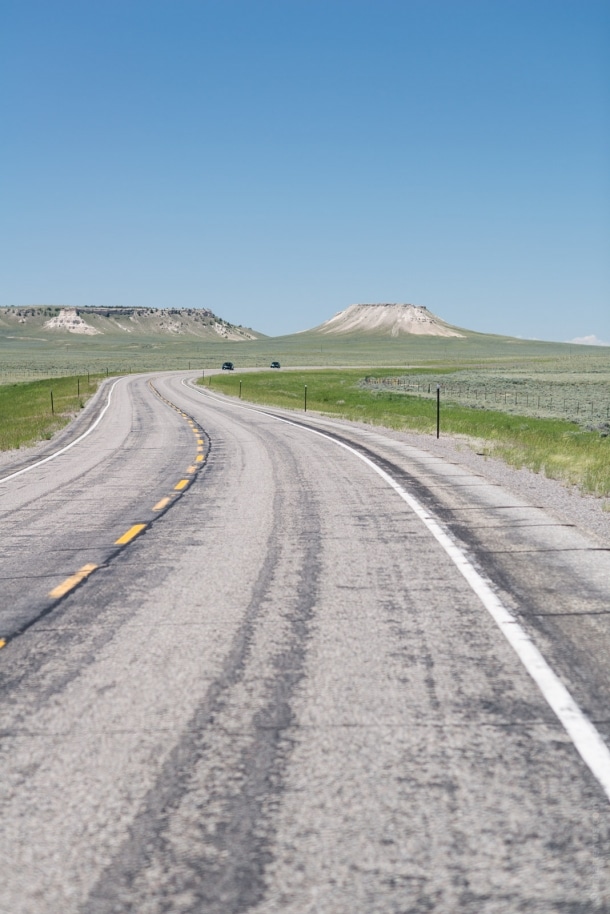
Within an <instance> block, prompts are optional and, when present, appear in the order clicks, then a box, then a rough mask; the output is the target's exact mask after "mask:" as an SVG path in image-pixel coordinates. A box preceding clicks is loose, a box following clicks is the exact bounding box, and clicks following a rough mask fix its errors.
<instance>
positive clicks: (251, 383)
mask: <svg viewBox="0 0 610 914" xmlns="http://www.w3.org/2000/svg"><path fill="white" fill-rule="evenodd" d="M455 372H456V369H452V368H450V369H446V368H445V370H444V371H443V369H439V368H438V367H436V368H431V369H429V370H427V371H423V370H422V369H421V368H418V369H414V370H413V371H412V372H408V371H405V370H404V369H402V370H400V371H399V370H397V369H391V368H389V369H384V370H374V371H373V370H372V369H371V370H370V372H367V371H365V370H362V369H349V370H347V369H346V370H342V371H337V370H321V371H315V370H312V371H282V372H281V374H280V373H277V372H261V373H258V372H257V373H244V374H241V375H240V374H239V373H237V372H236V373H232V374H231V375H230V376H229V375H214V376H210V377H208V378H203V379H200V383H203V384H205V385H210V386H211V387H212V388H216V389H218V390H221V391H222V392H224V393H226V394H229V395H232V396H239V395H240V390H241V397H242V399H244V400H248V401H250V402H253V403H260V404H268V405H273V406H279V407H286V408H289V409H297V410H304V408H305V395H306V396H307V409H308V410H313V411H316V412H320V413H323V414H325V415H333V416H340V417H343V418H346V419H351V420H358V421H361V422H367V423H371V424H374V425H380V426H386V427H389V428H394V429H405V430H413V431H417V432H422V433H424V434H436V384H437V383H440V382H446V383H447V384H448V385H449V384H450V383H451V380H452V379H454V378H455V376H456V375H455ZM373 375H374V377H375V379H376V380H377V381H378V382H379V383H378V384H377V385H372V384H371V380H372V378H373ZM398 376H399V377H401V378H404V379H407V380H408V379H409V378H410V377H411V378H412V379H413V383H414V384H419V391H417V390H415V391H413V390H411V391H409V390H408V389H399V388H398V386H396V387H393V386H389V387H386V386H384V385H383V379H384V378H385V379H388V380H390V379H392V381H393V379H395V378H396V377H398ZM240 382H241V388H240ZM454 383H455V382H454ZM442 386H443V385H442V384H441V434H442V435H443V434H444V435H454V436H461V437H463V439H464V440H465V442H466V443H468V444H469V445H470V446H472V447H474V448H475V449H476V450H477V452H479V453H482V454H485V455H487V456H494V457H499V458H501V459H503V460H505V461H506V462H507V463H509V464H511V465H512V466H515V467H527V468H528V469H531V470H533V471H535V472H537V473H543V474H544V475H546V476H548V477H549V478H553V479H558V480H561V481H562V482H563V483H565V484H568V485H574V486H577V487H578V488H579V489H581V490H582V491H583V492H588V493H591V494H595V495H597V496H609V495H610V437H609V436H608V428H607V427H606V426H605V425H604V423H601V424H600V427H599V428H598V429H590V428H583V427H582V426H581V425H579V424H578V423H577V422H576V421H575V420H574V421H570V420H567V419H559V418H536V417H534V416H524V415H519V414H514V413H511V412H508V411H507V412H504V411H502V410H500V409H496V408H490V407H491V404H487V405H483V404H482V403H481V404H479V405H478V406H475V405H474V404H473V405H472V406H467V405H463V404H461V403H458V402H455V400H450V399H445V397H444V395H443V394H442ZM428 389H429V391H430V392H428Z"/></svg>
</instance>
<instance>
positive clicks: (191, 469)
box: [186, 466, 197, 473]
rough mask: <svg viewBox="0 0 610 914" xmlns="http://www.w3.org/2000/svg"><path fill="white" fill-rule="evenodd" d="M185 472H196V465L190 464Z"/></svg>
mask: <svg viewBox="0 0 610 914" xmlns="http://www.w3.org/2000/svg"><path fill="white" fill-rule="evenodd" d="M186 472H187V473H196V472H197V467H192V466H191V467H187V470H186Z"/></svg>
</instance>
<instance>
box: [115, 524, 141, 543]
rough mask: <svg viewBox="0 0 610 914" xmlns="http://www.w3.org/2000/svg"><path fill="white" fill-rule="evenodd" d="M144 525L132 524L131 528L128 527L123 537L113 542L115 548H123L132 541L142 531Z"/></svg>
mask: <svg viewBox="0 0 610 914" xmlns="http://www.w3.org/2000/svg"><path fill="white" fill-rule="evenodd" d="M145 527H146V524H134V525H133V527H130V528H129V530H127V531H126V532H125V533H124V534H123V536H119V538H118V540H115V541H114V544H115V546H124V545H125V543H130V542H131V540H132V539H135V537H136V536H137V535H138V533H141V532H142V530H144V529H145Z"/></svg>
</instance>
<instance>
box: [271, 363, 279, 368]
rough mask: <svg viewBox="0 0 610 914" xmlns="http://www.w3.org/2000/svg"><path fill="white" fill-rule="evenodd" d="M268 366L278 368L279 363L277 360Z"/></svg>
mask: <svg viewBox="0 0 610 914" xmlns="http://www.w3.org/2000/svg"><path fill="white" fill-rule="evenodd" d="M269 367H270V368H280V363H279V362H272V363H271V365H270V366H269Z"/></svg>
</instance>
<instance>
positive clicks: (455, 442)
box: [312, 412, 610, 546]
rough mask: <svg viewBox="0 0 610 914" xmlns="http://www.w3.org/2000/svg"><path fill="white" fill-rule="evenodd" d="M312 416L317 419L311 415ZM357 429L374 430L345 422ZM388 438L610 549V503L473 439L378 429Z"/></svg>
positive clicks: (363, 425) (355, 423)
mask: <svg viewBox="0 0 610 914" xmlns="http://www.w3.org/2000/svg"><path fill="white" fill-rule="evenodd" d="M312 415H315V414H314V413H313V412H312ZM344 424H345V425H350V426H352V427H354V428H363V429H368V430H370V429H371V426H370V425H367V424H365V423H358V422H345V423H344ZM378 430H379V431H382V432H383V433H384V434H385V435H386V436H387V437H388V438H393V439H395V440H397V441H403V442H404V443H405V444H407V445H409V446H410V447H416V448H420V449H421V450H423V451H427V452H428V453H430V454H435V455H437V456H442V457H445V458H446V459H447V460H450V461H452V462H454V463H458V464H460V465H461V466H464V467H468V468H469V469H471V470H474V471H475V472H476V473H480V474H481V476H484V477H485V478H486V479H488V480H489V481H490V482H494V483H497V484H498V485H501V486H503V488H505V489H508V490H509V491H510V492H513V493H515V494H516V495H519V496H521V498H523V499H526V500H528V501H529V502H531V503H532V504H533V505H536V506H537V507H540V508H543V509H544V510H545V511H547V512H548V513H549V514H551V515H553V516H554V517H556V518H557V519H558V520H561V521H562V522H564V523H568V524H574V525H575V526H576V527H578V528H579V529H580V530H581V531H582V532H583V533H586V534H588V535H589V536H593V537H594V538H595V539H597V540H598V541H601V542H602V543H603V544H604V545H605V546H610V500H608V499H604V498H598V497H596V496H594V495H586V494H583V493H581V492H580V491H579V490H578V489H577V488H576V487H568V486H566V485H564V484H563V483H561V482H559V481H558V480H556V479H548V478H547V477H546V476H542V475H541V474H539V473H534V472H532V471H531V470H528V469H526V468H522V469H515V468H514V467H511V466H509V465H508V464H506V463H504V461H502V460H499V459H497V458H494V457H488V456H485V455H483V454H478V453H477V452H476V447H477V444H476V442H475V441H473V440H472V439H468V438H466V437H458V436H451V437H450V436H445V437H441V438H439V439H438V440H437V439H436V438H435V437H433V436H432V435H422V434H418V433H416V432H405V431H397V430H395V429H390V428H383V429H382V428H379V429H378Z"/></svg>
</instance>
